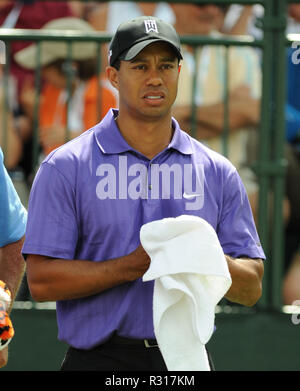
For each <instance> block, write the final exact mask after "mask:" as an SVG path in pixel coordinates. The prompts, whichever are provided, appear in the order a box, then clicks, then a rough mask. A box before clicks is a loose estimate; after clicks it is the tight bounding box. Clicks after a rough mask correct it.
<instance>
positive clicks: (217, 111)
mask: <svg viewBox="0 0 300 391" xmlns="http://www.w3.org/2000/svg"><path fill="white" fill-rule="evenodd" d="M173 10H174V12H175V15H176V22H175V28H176V30H177V31H178V32H179V33H180V34H200V35H206V36H212V37H220V36H221V35H220V33H219V32H218V31H216V30H218V29H219V27H220V20H221V19H222V16H224V7H218V6H215V5H206V6H199V5H192V4H185V5H183V4H173ZM183 50H184V61H183V64H182V69H181V74H180V80H179V93H178V97H177V100H176V104H175V110H174V116H175V117H176V118H177V119H178V120H179V123H180V124H181V126H182V128H183V129H190V124H191V102H192V100H191V99H192V91H193V74H194V72H197V81H198V84H197V88H196V93H195V98H196V106H197V126H196V134H195V135H194V136H195V137H196V138H197V139H199V140H201V141H203V142H204V143H205V144H207V145H208V146H209V147H210V148H212V149H214V150H216V151H217V152H220V153H223V148H222V141H223V140H222V136H221V133H222V132H223V129H224V110H225V106H224V103H223V100H224V96H225V84H226V83H225V50H226V49H225V48H224V47H221V46H213V45H210V46H209V45H205V46H203V47H201V48H199V51H197V58H196V62H195V58H194V54H195V53H194V49H193V48H192V47H187V46H186V47H184V48H183ZM228 50H229V63H228V77H229V78H228V93H229V130H230V131H229V136H228V157H229V159H230V160H231V161H232V163H233V164H234V165H235V166H236V167H237V169H238V171H239V174H240V176H241V178H242V180H243V182H244V184H245V187H246V189H247V192H248V196H249V200H250V203H251V206H252V209H253V213H254V216H255V217H256V210H257V191H258V186H257V181H256V177H255V175H254V173H253V172H252V170H251V169H250V168H249V166H248V165H247V162H246V153H247V150H246V147H247V138H248V135H249V132H255V131H256V129H257V125H258V123H259V119H260V94H261V68H260V64H259V59H258V57H257V55H256V52H255V51H254V50H253V49H252V48H245V47H231V48H229V49H228ZM196 63H197V64H198V68H197V70H196V69H195V66H196Z"/></svg>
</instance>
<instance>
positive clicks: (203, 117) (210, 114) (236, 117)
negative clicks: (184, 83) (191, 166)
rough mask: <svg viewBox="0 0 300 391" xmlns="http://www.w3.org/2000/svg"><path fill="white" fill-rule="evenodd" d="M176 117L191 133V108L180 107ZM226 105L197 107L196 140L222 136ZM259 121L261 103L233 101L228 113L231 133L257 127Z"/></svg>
mask: <svg viewBox="0 0 300 391" xmlns="http://www.w3.org/2000/svg"><path fill="white" fill-rule="evenodd" d="M174 116H175V118H176V119H177V120H178V122H179V124H180V126H181V127H182V128H183V129H184V130H186V131H188V132H189V130H190V128H191V120H192V118H191V107H190V106H188V105H186V106H178V107H175V108H174ZM224 119H225V105H224V103H223V102H220V103H215V104H211V105H203V106H199V107H197V115H196V122H197V124H196V128H197V131H196V138H197V139H198V140H201V139H202V140H205V139H209V138H212V137H216V136H218V135H220V134H221V133H222V132H223V130H224ZM258 121H259V101H258V100H257V99H252V98H249V99H247V100H242V99H241V100H240V101H238V100H237V101H232V102H231V103H230V106H229V111H228V124H229V129H230V131H231V132H234V131H236V130H238V129H240V128H242V127H246V126H254V125H257V123H258Z"/></svg>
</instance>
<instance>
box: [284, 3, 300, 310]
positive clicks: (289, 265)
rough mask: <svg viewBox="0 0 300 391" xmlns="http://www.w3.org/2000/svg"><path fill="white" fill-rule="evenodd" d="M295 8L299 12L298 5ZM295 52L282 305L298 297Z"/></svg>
mask: <svg viewBox="0 0 300 391" xmlns="http://www.w3.org/2000/svg"><path fill="white" fill-rule="evenodd" d="M298 6H299V10H300V5H299V4H298ZM294 15H296V13H295V14H294ZM299 16H300V12H299ZM297 51H298V52H299V48H298V47H297V48H290V49H289V50H288V56H287V104H286V139H287V143H286V148H285V157H286V159H287V162H288V166H287V175H286V194H287V197H288V199H289V202H290V207H291V214H290V219H289V223H288V225H287V227H286V237H285V265H284V266H285V270H284V271H285V279H284V283H283V301H284V304H292V303H293V301H295V300H299V298H300V208H299V205H300V190H299V186H298V180H299V178H300V93H299V88H300V63H299V59H298V58H297V57H300V56H299V55H298V56H297ZM298 85H299V87H298Z"/></svg>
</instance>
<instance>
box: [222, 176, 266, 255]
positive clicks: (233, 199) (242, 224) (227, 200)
mask: <svg viewBox="0 0 300 391" xmlns="http://www.w3.org/2000/svg"><path fill="white" fill-rule="evenodd" d="M224 183H225V187H224V193H223V204H222V211H221V215H220V219H219V224H218V227H217V234H218V237H219V240H220V243H221V246H222V248H223V251H224V253H225V254H227V255H230V256H232V257H235V258H238V257H242V256H245V257H249V258H262V259H265V254H264V251H263V249H262V246H261V243H260V240H259V237H258V233H257V230H256V226H255V223H254V219H253V215H252V210H251V207H250V203H249V200H248V196H247V193H246V190H245V187H244V185H243V183H242V181H241V179H240V176H239V174H238V173H237V171H236V169H234V170H232V171H231V172H230V173H229V174H228V177H227V178H226V179H225V181H224Z"/></svg>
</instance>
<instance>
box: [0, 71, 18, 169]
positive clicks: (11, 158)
mask: <svg viewBox="0 0 300 391" xmlns="http://www.w3.org/2000/svg"><path fill="white" fill-rule="evenodd" d="M4 84H5V83H4V75H3V65H2V64H0V146H1V147H2V149H3V150H4V151H5V154H6V159H5V165H6V167H7V169H8V170H11V169H14V168H15V167H16V166H17V165H18V163H19V161H20V160H21V156H22V148H23V145H22V142H21V139H20V137H19V135H18V132H17V131H16V129H15V127H14V121H13V106H14V104H15V98H16V94H15V83H14V79H13V78H11V77H10V78H9V79H8V82H7V83H6V84H7V97H5V94H4V89H5V86H4ZM6 99H7V103H6ZM4 132H6V135H5V133H4Z"/></svg>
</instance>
